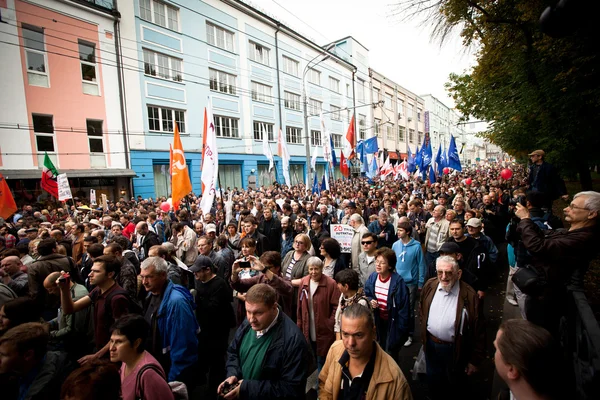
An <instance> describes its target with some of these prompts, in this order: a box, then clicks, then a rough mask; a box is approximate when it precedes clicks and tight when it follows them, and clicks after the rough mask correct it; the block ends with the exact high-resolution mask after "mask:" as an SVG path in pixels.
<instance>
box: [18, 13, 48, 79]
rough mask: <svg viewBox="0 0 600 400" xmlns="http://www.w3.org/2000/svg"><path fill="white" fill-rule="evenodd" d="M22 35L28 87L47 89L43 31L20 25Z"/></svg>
mask: <svg viewBox="0 0 600 400" xmlns="http://www.w3.org/2000/svg"><path fill="white" fill-rule="evenodd" d="M22 35H23V44H24V45H25V62H26V63H27V80H28V81H29V84H30V85H34V86H45V87H48V85H49V83H48V71H46V64H47V62H48V60H47V59H46V50H45V47H44V30H43V29H42V28H38V27H37V26H32V25H27V24H22Z"/></svg>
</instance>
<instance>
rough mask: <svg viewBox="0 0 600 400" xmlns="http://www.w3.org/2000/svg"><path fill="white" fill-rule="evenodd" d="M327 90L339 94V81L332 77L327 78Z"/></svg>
mask: <svg viewBox="0 0 600 400" xmlns="http://www.w3.org/2000/svg"><path fill="white" fill-rule="evenodd" d="M329 89H331V90H333V91H334V92H336V93H339V92H340V80H339V79H335V78H333V77H331V76H330V77H329Z"/></svg>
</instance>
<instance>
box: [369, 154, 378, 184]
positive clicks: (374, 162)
mask: <svg viewBox="0 0 600 400" xmlns="http://www.w3.org/2000/svg"><path fill="white" fill-rule="evenodd" d="M376 176H377V157H375V156H373V159H372V160H371V164H369V170H368V171H367V177H369V178H371V179H373V178H375V177H376Z"/></svg>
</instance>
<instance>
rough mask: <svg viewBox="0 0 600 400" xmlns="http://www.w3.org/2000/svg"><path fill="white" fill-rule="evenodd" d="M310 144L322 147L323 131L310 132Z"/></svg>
mask: <svg viewBox="0 0 600 400" xmlns="http://www.w3.org/2000/svg"><path fill="white" fill-rule="evenodd" d="M310 144H311V145H313V146H322V145H323V143H322V142H321V131H310Z"/></svg>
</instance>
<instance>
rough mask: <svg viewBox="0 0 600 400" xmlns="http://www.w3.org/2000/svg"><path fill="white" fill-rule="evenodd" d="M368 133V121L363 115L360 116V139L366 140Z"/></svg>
mask: <svg viewBox="0 0 600 400" xmlns="http://www.w3.org/2000/svg"><path fill="white" fill-rule="evenodd" d="M366 132H367V121H366V117H365V116H364V115H362V114H358V138H359V139H361V140H362V139H365V138H366Z"/></svg>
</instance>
